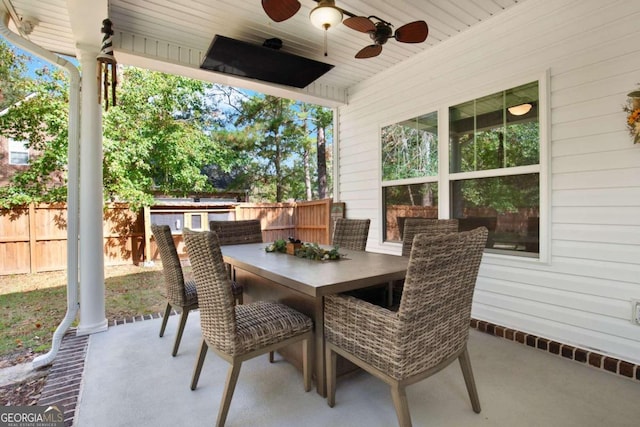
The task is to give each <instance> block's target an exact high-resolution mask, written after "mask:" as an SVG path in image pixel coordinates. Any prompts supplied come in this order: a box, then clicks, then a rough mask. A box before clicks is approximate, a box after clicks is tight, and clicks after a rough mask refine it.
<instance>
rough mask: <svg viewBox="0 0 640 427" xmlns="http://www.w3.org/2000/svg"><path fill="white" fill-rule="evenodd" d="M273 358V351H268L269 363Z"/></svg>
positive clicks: (273, 360)
mask: <svg viewBox="0 0 640 427" xmlns="http://www.w3.org/2000/svg"><path fill="white" fill-rule="evenodd" d="M275 360H276V359H275V357H274V355H273V351H270V352H269V363H273V362H275Z"/></svg>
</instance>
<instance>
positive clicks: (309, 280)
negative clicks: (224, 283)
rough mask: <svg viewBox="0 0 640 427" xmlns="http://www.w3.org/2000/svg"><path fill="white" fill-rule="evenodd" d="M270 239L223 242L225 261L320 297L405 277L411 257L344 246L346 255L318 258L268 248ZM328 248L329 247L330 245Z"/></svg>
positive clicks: (342, 251)
mask: <svg viewBox="0 0 640 427" xmlns="http://www.w3.org/2000/svg"><path fill="white" fill-rule="evenodd" d="M268 245H269V243H251V244H246V245H228V246H222V247H221V249H222V254H223V256H224V260H225V262H227V263H229V264H232V265H234V266H235V267H237V268H240V269H242V270H246V271H249V272H251V273H253V274H256V275H258V276H261V277H264V278H266V279H269V280H272V281H274V282H277V283H280V284H282V285H284V286H287V287H290V288H292V289H296V290H298V291H300V292H303V293H305V294H307V295H311V296H314V297H319V296H323V295H329V294H334V293H338V292H344V291H349V290H354V289H359V288H364V287H367V286H373V285H379V284H383V283H386V282H389V281H391V280H399V279H403V278H404V276H405V274H406V271H407V264H408V263H409V258H407V257H401V256H395V255H387V254H379V253H375V252H364V251H362V252H361V251H351V250H340V253H342V254H345V256H346V257H345V258H343V259H340V260H336V261H314V260H310V259H304V258H298V257H296V256H293V255H287V254H283V253H273V252H272V253H269V252H266V251H265V247H267V246H268ZM327 248H328V247H327Z"/></svg>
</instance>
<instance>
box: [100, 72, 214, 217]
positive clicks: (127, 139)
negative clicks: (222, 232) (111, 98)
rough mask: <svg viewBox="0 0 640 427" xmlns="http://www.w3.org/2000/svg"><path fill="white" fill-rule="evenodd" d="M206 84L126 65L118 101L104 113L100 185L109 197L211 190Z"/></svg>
mask: <svg viewBox="0 0 640 427" xmlns="http://www.w3.org/2000/svg"><path fill="white" fill-rule="evenodd" d="M209 86H210V85H208V84H206V83H204V82H200V81H196V80H192V79H188V78H184V77H178V76H173V75H167V74H162V73H157V72H152V71H146V70H142V69H139V68H134V67H125V68H124V70H123V77H122V79H121V84H120V86H119V88H118V92H119V97H118V99H119V101H118V105H117V106H115V107H112V108H111V109H110V110H109V111H108V112H106V113H105V114H104V117H103V122H104V139H103V146H104V161H103V162H104V187H105V194H106V195H107V196H108V197H110V198H112V199H119V200H124V201H127V202H129V203H130V204H132V205H133V206H134V207H135V206H139V205H144V204H149V203H150V202H151V196H150V194H151V192H152V191H153V190H160V191H163V192H173V193H178V194H183V195H186V194H189V193H191V192H194V191H209V190H211V189H212V187H211V185H210V184H209V183H208V179H207V176H206V175H204V174H202V173H201V169H202V167H203V165H205V164H206V163H207V162H208V161H209V159H210V158H211V157H214V155H213V153H214V151H215V147H214V144H212V142H211V140H210V138H209V137H208V135H207V129H208V128H209V127H210V126H211V124H212V122H213V114H214V112H213V110H212V109H211V107H210V106H208V105H207V103H206V102H205V92H206V90H207V89H208V87H209Z"/></svg>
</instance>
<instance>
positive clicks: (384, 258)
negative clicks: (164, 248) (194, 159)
mask: <svg viewBox="0 0 640 427" xmlns="http://www.w3.org/2000/svg"><path fill="white" fill-rule="evenodd" d="M267 246H268V243H252V244H244V245H228V246H222V247H221V249H222V255H223V257H224V261H225V262H226V263H228V264H230V265H231V267H232V274H233V277H234V279H235V280H237V281H238V282H239V283H241V284H242V285H243V286H244V290H245V297H244V300H245V302H251V301H257V300H274V301H279V302H282V303H284V304H286V305H288V306H291V307H293V308H295V309H297V310H298V311H300V312H302V313H305V314H306V315H308V316H309V317H311V318H312V319H313V321H314V328H315V329H314V330H315V340H314V353H315V354H314V358H313V360H314V362H313V363H314V365H315V366H314V372H315V380H316V387H317V391H318V393H319V394H320V395H322V396H326V382H325V345H324V344H325V340H324V297H325V296H326V295H331V294H336V293H340V292H346V291H352V290H356V289H362V288H366V287H369V286H373V285H380V284H384V283H388V282H389V281H392V280H399V279H403V278H404V276H405V274H406V271H407V264H408V262H409V259H408V258H407V257H401V256H395V255H388V254H380V253H374V252H365V251H348V250H345V251H342V250H341V251H340V252H341V253H343V255H344V256H343V257H342V258H341V259H339V260H334V261H316V260H311V259H305V258H299V257H296V256H293V255H288V254H284V253H274V252H266V251H265V247H267ZM299 352H300V350H299V349H297V348H294V347H293V346H292V347H290V348H286V349H283V350H282V351H281V353H282V354H283V356H284V357H285V358H287V359H288V360H290V361H291V362H292V363H293V364H294V365H296V366H297V367H298V368H299V369H300V368H301V366H302V361H301V357H300V354H299ZM339 371H340V367H339Z"/></svg>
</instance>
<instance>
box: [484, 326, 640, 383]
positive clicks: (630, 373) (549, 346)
mask: <svg viewBox="0 0 640 427" xmlns="http://www.w3.org/2000/svg"><path fill="white" fill-rule="evenodd" d="M471 327H472V328H474V329H477V330H478V331H480V332H484V333H486V334H489V335H494V336H496V337H500V338H504V339H506V340H509V341H514V342H518V343H520V344H524V345H527V346H529V347H533V348H537V349H538V350H542V351H545V352H548V353H551V354H555V355H557V356H562V357H564V358H566V359H569V360H573V361H575V362H579V363H584V364H586V365H587V366H590V367H592V368H594V369H599V370H603V371H606V372H609V373H612V374H615V375H619V376H621V377H624V378H628V379H632V380H636V381H640V365H637V364H633V363H630V362H626V361H624V360H620V359H616V358H614V357H609V356H605V355H603V354H600V353H597V352H595V351H591V350H585V349H582V348H579V347H575V346H572V345H568V344H563V343H560V342H557V341H552V340H549V339H546V338H541V337H538V336H537V335H533V334H527V333H525V332H521V331H517V330H515V329H511V328H507V327H504V326H500V325H496V324H494V323H490V322H486V321H484V320H476V319H471Z"/></svg>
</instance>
